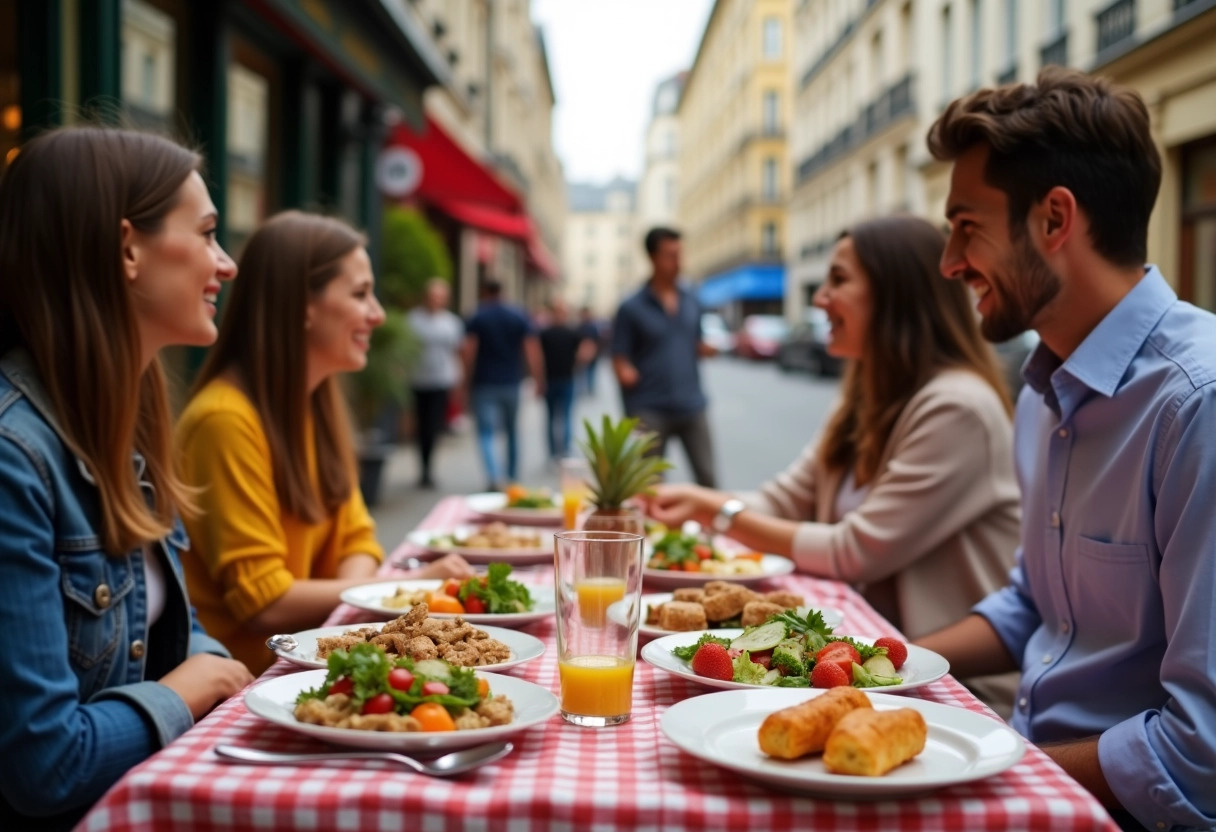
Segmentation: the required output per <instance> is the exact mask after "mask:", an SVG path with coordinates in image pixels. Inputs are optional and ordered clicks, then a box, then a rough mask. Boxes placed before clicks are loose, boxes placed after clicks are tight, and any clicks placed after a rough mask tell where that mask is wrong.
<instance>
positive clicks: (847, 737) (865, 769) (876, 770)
mask: <svg viewBox="0 0 1216 832" xmlns="http://www.w3.org/2000/svg"><path fill="white" fill-rule="evenodd" d="M927 734H928V729H927V728H926V726H925V718H924V717H923V716H921V715H920V711H914V710H912V709H911V708H899V709H897V710H894V711H875V710H872V709H871V710H865V711H862V710H856V711H853V712H851V713H848V714H845V715H844V717H843V718H841V720H840V721H839V722H838V723H836V728H835V730H833V731H832V735H831V736H830V737H828V741H827V747H826V748H824V750H823V764H824V766H826V767H827V769H828V771H834V772H836V773H837V774H859V775H862V776H864V777H879V776H881V775H883V774H886V773H887V772H888V771H890V770H891V769H893V768H895V767H896V766H898V765H902V764H903V763H906V762H907V761H908V760H911V759H912V758H913V757H915V756H916V755H917V754H919V753H920V752H921V751H922V750H924V747H925V736H926V735H927Z"/></svg>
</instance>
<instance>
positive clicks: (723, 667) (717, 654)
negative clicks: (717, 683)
mask: <svg viewBox="0 0 1216 832" xmlns="http://www.w3.org/2000/svg"><path fill="white" fill-rule="evenodd" d="M689 664H690V666H691V667H692V672H693V673H695V674H697V675H698V676H704V677H705V678H707V679H720V680H721V681H723V682H729V681H730V680H731V679H733V678H735V669H734V667H732V665H731V661H730V654H729V653H727V652H726V648H725V647H723V646H722V645H721V644H716V643H714V642H712V641H711V642H709V643H707V644H702V645H701V647H700V648H699V649H698V650H697V652H696V653H695V654H694V655H693V657H692V661H691V662H690V663H689Z"/></svg>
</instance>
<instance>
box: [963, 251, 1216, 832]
mask: <svg viewBox="0 0 1216 832" xmlns="http://www.w3.org/2000/svg"><path fill="white" fill-rule="evenodd" d="M1023 374H1024V375H1025V378H1026V381H1027V384H1028V386H1027V388H1026V389H1024V390H1023V392H1022V395H1021V397H1020V398H1019V399H1018V406H1017V415H1016V419H1015V426H1014V431H1015V432H1014V453H1015V456H1016V463H1017V473H1018V479H1019V482H1020V484H1021V487H1022V497H1023V509H1022V548H1021V550H1020V551H1019V553H1018V559H1017V565H1016V566H1015V568H1014V570H1013V572H1012V573H1011V578H1012V584H1011V585H1010V586H1008V587H1006V588H1005V589H1003V590H1000V591H998V592H996V593H993V594H992V595H990V596H989V597H988V598H986V599H984V600H983V601H981V602H980V603H979V604H978V605H976V607H975V611H976V612H978V613H979V614H980V615H982V616H984V617H985V618H987V619H988V621H989V622H990V623H991V624H992V625H993V627H994V628H995V629H996V631H997V633H998V634H999V636H1000V637H1001V639H1002V640H1003V641H1004V643H1005V644H1006V646H1008V648H1009V649H1010V651H1011V652H1012V654H1013V655H1014V656H1020V657H1021V659H1022V669H1023V676H1022V683H1021V687H1020V688H1019V690H1018V697H1017V700H1016V702H1015V709H1014V716H1013V726H1014V727H1015V728H1016V729H1017V730H1018V731H1020V732H1021V733H1022V734H1023V735H1025V736H1026V737H1027V738H1029V739H1031V740H1032V741H1035V742H1053V741H1059V740H1070V739H1080V738H1084V737H1089V736H1094V735H1101V737H1100V739H1099V740H1098V757H1099V761H1100V763H1101V766H1102V772H1103V774H1104V775H1105V777H1106V780H1107V782H1108V783H1109V784H1110V787H1111V789H1112V790H1113V791H1114V793H1115V795H1116V796H1117V797H1118V798H1119V801H1120V802H1121V803H1122V804H1123V806H1124V808H1125V809H1127V810H1128V812H1130V813H1131V814H1132V815H1133V816H1134V817H1135V818H1136V820H1138V821H1139V822H1140V823H1142V824H1144V825H1145V826H1146V827H1148V828H1149V829H1153V830H1157V829H1161V830H1177V829H1211V828H1213V827H1216V646H1214V642H1216V316H1213V315H1212V314H1211V313H1209V312H1205V311H1203V310H1200V309H1196V308H1195V307H1193V306H1191V305H1190V304H1187V303H1183V302H1181V301H1179V300H1178V298H1177V296H1176V295H1175V294H1174V292H1173V291H1172V290H1171V289H1170V287H1169V285H1168V284H1166V282H1165V280H1164V279H1163V278H1162V276H1161V273H1160V272H1159V271H1157V269H1156V267H1152V266H1150V267H1149V268H1148V269H1147V271H1146V274H1145V276H1144V277H1143V278H1142V279H1141V280H1140V282H1139V283H1138V284H1136V286H1135V288H1133V289H1132V291H1131V292H1130V293H1128V295H1127V296H1126V297H1124V299H1123V300H1122V301H1121V302H1120V303H1119V304H1118V306H1116V307H1115V308H1114V309H1113V310H1112V311H1111V312H1110V314H1108V315H1107V316H1106V317H1105V318H1104V319H1103V320H1102V322H1101V323H1100V324H1099V325H1098V326H1097V327H1096V328H1095V329H1094V330H1093V332H1091V333H1090V334H1089V336H1088V337H1087V338H1086V339H1085V340H1084V341H1083V342H1082V343H1081V345H1080V346H1079V347H1078V348H1077V350H1076V351H1075V352H1074V353H1073V354H1072V355H1071V356H1069V358H1068V360H1067V361H1065V362H1063V363H1062V364H1061V362H1060V360H1059V358H1058V357H1056V356H1055V355H1054V354H1053V353H1051V352H1050V351H1049V350H1048V349H1047V347H1046V345H1043V344H1040V346H1039V347H1038V349H1037V350H1036V351H1035V352H1034V353H1033V354H1032V355H1031V357H1030V359H1029V361H1027V364H1026V367H1025V368H1024V370H1023Z"/></svg>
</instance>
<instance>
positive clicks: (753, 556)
mask: <svg viewBox="0 0 1216 832" xmlns="http://www.w3.org/2000/svg"><path fill="white" fill-rule="evenodd" d="M763 559H764V555H763V554H761V553H760V552H740V553H739V554H737V555H735V560H763Z"/></svg>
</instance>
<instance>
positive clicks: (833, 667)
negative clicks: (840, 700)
mask: <svg viewBox="0 0 1216 832" xmlns="http://www.w3.org/2000/svg"><path fill="white" fill-rule="evenodd" d="M851 684H853V674H852V672H849V673H846V672H845V671H844V670H842V669H841V667H840V665H838V664H836V663H835V662H819V663H818V664H816V665H815V669H814V670H812V671H811V687H813V688H838V687H840V686H842V685H851Z"/></svg>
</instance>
